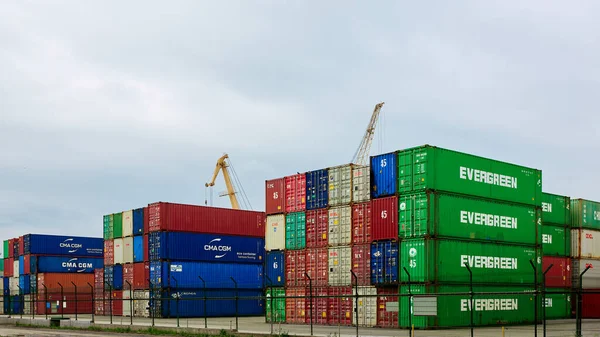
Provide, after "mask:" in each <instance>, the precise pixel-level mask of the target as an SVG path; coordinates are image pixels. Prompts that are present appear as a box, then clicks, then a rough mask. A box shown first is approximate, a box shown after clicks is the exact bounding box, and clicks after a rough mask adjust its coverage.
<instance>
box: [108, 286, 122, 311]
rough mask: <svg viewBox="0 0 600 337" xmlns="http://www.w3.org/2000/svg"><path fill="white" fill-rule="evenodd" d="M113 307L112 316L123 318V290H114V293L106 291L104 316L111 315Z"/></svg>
mask: <svg viewBox="0 0 600 337" xmlns="http://www.w3.org/2000/svg"><path fill="white" fill-rule="evenodd" d="M111 296H112V297H111ZM111 305H112V315H113V316H123V291H122V290H113V291H112V293H111V292H110V291H106V292H105V293H104V314H105V315H110V314H111Z"/></svg>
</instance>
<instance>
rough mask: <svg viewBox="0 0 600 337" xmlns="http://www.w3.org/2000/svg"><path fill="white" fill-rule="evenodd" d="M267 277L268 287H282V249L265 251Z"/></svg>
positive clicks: (283, 276)
mask: <svg viewBox="0 0 600 337" xmlns="http://www.w3.org/2000/svg"><path fill="white" fill-rule="evenodd" d="M266 268H267V278H266V280H265V282H266V285H267V286H268V287H283V286H284V285H285V254H284V252H282V251H276V252H268V253H267V263H266Z"/></svg>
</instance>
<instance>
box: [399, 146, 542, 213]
mask: <svg viewBox="0 0 600 337" xmlns="http://www.w3.org/2000/svg"><path fill="white" fill-rule="evenodd" d="M425 189H432V190H437V191H445V192H451V193H459V194H466V195H473V196H478V197H482V198H489V199H497V200H504V201H509V202H516V203H522V204H527V205H535V206H541V198H542V171H540V170H537V169H533V168H527V167H523V166H518V165H514V164H509V163H505V162H501V161H496V160H492V159H487V158H483V157H478V156H474V155H470V154H466V153H461V152H456V151H452V150H446V149H442V148H438V147H434V146H430V145H425V146H421V147H417V148H412V149H408V150H403V151H400V152H398V192H399V193H400V194H403V193H411V192H418V191H422V190H425Z"/></svg>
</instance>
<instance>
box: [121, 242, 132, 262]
mask: <svg viewBox="0 0 600 337" xmlns="http://www.w3.org/2000/svg"><path fill="white" fill-rule="evenodd" d="M123 263H133V237H132V236H130V237H127V238H123Z"/></svg>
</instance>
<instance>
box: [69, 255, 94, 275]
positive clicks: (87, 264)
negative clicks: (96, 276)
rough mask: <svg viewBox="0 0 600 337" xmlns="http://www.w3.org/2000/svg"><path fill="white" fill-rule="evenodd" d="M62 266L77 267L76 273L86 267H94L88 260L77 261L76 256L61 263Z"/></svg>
mask: <svg viewBox="0 0 600 337" xmlns="http://www.w3.org/2000/svg"><path fill="white" fill-rule="evenodd" d="M62 267H63V268H78V269H79V270H77V272H78V273H82V272H84V271H85V270H86V269H92V268H94V265H93V264H92V263H90V262H77V258H74V259H70V260H69V261H66V262H63V263H62Z"/></svg>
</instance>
